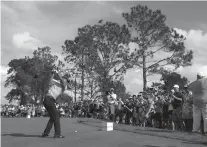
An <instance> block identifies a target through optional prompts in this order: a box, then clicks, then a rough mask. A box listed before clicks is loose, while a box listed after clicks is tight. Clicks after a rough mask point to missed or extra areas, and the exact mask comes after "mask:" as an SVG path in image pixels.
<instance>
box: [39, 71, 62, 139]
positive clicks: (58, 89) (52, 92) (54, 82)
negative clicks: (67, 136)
mask: <svg viewBox="0 0 207 147" xmlns="http://www.w3.org/2000/svg"><path fill="white" fill-rule="evenodd" d="M50 77H51V78H50V80H49V89H48V92H47V95H46V96H45V98H44V100H43V105H44V107H45V109H46V110H47V112H48V114H49V117H50V119H49V121H48V123H47V126H46V128H45V130H44V132H43V134H42V137H47V136H49V133H50V130H51V129H52V126H53V124H54V128H55V134H54V138H64V136H62V135H61V130H60V116H59V112H58V110H57V108H56V106H55V102H56V98H57V97H58V95H59V94H61V93H63V92H64V90H65V84H64V83H65V82H64V81H63V79H62V76H61V75H60V72H58V71H54V72H52V73H50Z"/></svg>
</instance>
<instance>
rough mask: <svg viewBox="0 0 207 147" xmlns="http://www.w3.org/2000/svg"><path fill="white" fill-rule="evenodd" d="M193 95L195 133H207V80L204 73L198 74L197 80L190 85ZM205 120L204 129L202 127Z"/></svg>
mask: <svg viewBox="0 0 207 147" xmlns="http://www.w3.org/2000/svg"><path fill="white" fill-rule="evenodd" d="M188 88H189V89H190V90H191V91H192V94H193V132H200V131H202V129H203V131H204V132H203V133H207V78H206V77H204V74H203V73H198V74H197V80H196V81H194V82H192V83H191V84H189V86H188ZM201 118H203V123H204V124H203V127H202V126H201V124H200V122H201Z"/></svg>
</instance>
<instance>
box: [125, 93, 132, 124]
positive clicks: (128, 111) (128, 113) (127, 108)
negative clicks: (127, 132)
mask: <svg viewBox="0 0 207 147" xmlns="http://www.w3.org/2000/svg"><path fill="white" fill-rule="evenodd" d="M125 111H126V118H125V122H126V124H128V125H129V124H131V123H132V117H133V112H132V111H133V99H132V96H130V97H129V100H128V102H127V103H126V105H125Z"/></svg>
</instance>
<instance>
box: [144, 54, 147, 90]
mask: <svg viewBox="0 0 207 147" xmlns="http://www.w3.org/2000/svg"><path fill="white" fill-rule="evenodd" d="M146 70H147V69H146V57H145V53H144V55H143V91H145V90H146V89H147V75H146V74H147V73H146Z"/></svg>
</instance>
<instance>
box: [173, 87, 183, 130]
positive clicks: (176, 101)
mask: <svg viewBox="0 0 207 147" xmlns="http://www.w3.org/2000/svg"><path fill="white" fill-rule="evenodd" d="M174 91H175V92H174V94H172V97H173V101H172V105H173V113H172V120H173V125H174V126H173V130H181V129H182V101H183V98H184V96H183V94H182V93H181V92H180V90H179V86H178V85H174Z"/></svg>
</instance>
